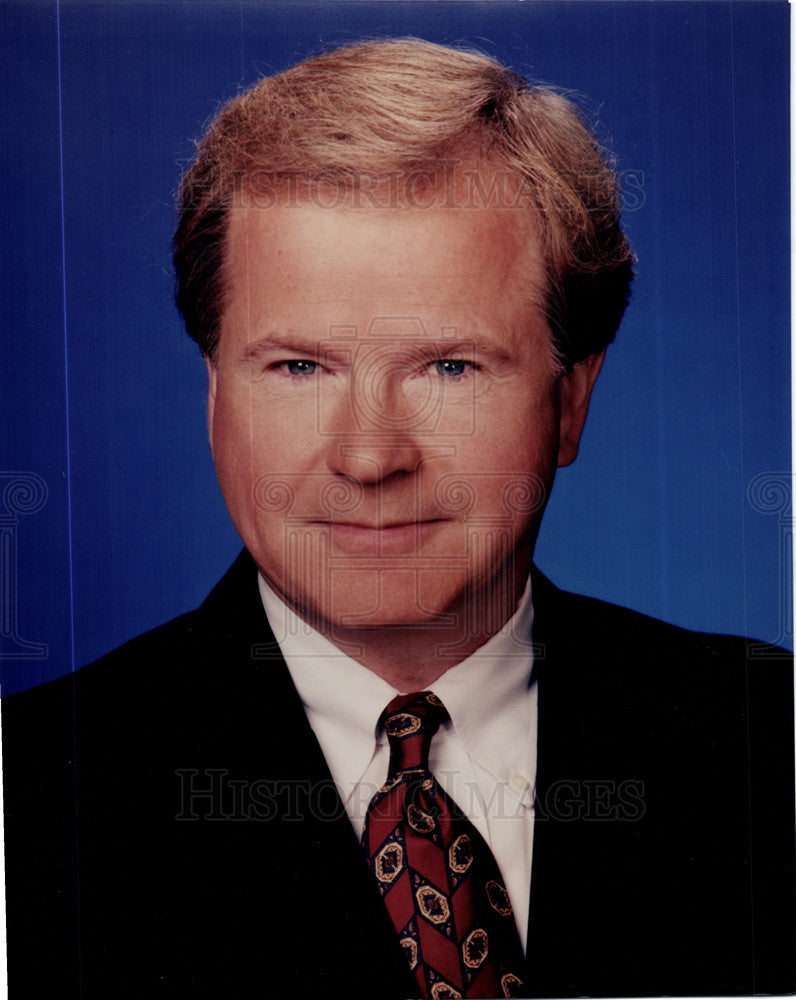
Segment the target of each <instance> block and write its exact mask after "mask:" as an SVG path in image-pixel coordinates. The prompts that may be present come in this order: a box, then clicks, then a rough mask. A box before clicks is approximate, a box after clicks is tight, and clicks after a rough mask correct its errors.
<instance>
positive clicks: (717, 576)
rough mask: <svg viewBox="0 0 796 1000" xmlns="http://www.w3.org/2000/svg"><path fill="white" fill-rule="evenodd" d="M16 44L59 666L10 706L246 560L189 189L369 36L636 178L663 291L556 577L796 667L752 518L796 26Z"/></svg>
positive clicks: (45, 605) (152, 17)
mask: <svg viewBox="0 0 796 1000" xmlns="http://www.w3.org/2000/svg"><path fill="white" fill-rule="evenodd" d="M0 30H1V31H2V52H1V54H0V73H1V74H2V92H3V94H4V95H5V110H4V112H3V118H2V145H1V147H0V148H1V150H2V152H1V153H0V155H1V156H2V159H3V162H2V185H3V186H2V191H0V213H1V216H0V220H1V224H2V245H3V262H2V295H3V298H2V354H1V355H0V387H1V389H0V391H2V412H1V413H0V418H1V419H2V423H1V424H0V462H1V463H2V464H1V465H0V471H2V472H4V473H6V472H8V471H10V470H17V471H23V472H30V473H34V474H35V475H37V476H39V477H41V479H42V480H43V481H44V483H45V485H46V489H47V497H46V503H45V504H44V506H42V507H41V509H40V510H38V511H36V512H33V513H30V514H28V515H25V514H20V515H19V517H18V519H17V520H18V523H17V524H16V525H14V526H12V528H11V531H12V532H13V533H14V536H15V538H16V544H17V548H18V562H17V565H16V567H12V572H11V573H10V575H9V577H8V579H7V580H5V581H4V582H3V583H2V586H3V587H4V588H5V590H4V592H3V594H2V600H3V601H4V602H5V604H4V607H5V608H6V613H7V614H10V613H11V612H10V611H9V609H11V610H12V611H13V608H12V605H13V603H14V602H16V605H17V608H18V612H14V615H15V621H14V622H13V623H12V627H13V629H14V630H15V632H16V634H17V635H18V636H19V637H21V638H23V639H25V640H27V641H32V642H39V643H45V644H46V645H47V654H46V655H45V656H40V657H38V658H35V657H23V658H14V657H11V656H9V655H7V654H8V653H9V652H10V651H11V645H9V643H8V642H7V641H6V640H7V636H3V637H1V638H2V639H3V641H4V643H5V645H4V646H2V647H0V666H1V667H2V685H3V691H4V693H8V692H10V691H12V690H16V689H19V688H22V687H26V686H29V685H32V684H37V683H41V682H42V681H44V680H47V679H49V678H51V677H54V676H57V675H60V674H63V673H65V672H67V671H69V670H71V669H73V668H74V667H75V666H80V665H82V664H83V663H85V662H87V661H89V660H91V659H93V658H94V657H96V656H98V655H100V654H101V653H103V652H105V651H107V650H108V649H110V648H112V647H113V646H115V645H117V644H118V643H120V642H122V641H123V640H125V639H127V638H129V637H131V636H133V635H136V634H138V633H139V632H141V631H143V630H145V629H147V628H150V627H152V626H154V625H156V624H159V623H160V622H162V621H164V620H166V619H168V618H170V617H172V616H174V615H176V614H178V613H181V612H183V611H186V610H188V609H190V608H193V607H195V606H196V605H197V604H198V603H199V602H200V601H201V600H202V599H203V597H204V596H205V595H206V593H207V592H208V590H209V589H210V587H211V586H212V584H213V583H214V582H215V581H216V580H217V578H218V577H219V576H220V575H221V574H222V573H223V571H224V570H225V569H226V567H227V565H228V564H229V562H230V561H231V560H232V559H233V557H234V556H235V554H236V553H237V551H238V549H239V545H240V543H239V541H238V538H237V535H236V533H235V531H234V528H233V527H232V525H231V523H230V521H229V518H228V516H227V514H226V510H225V508H224V504H223V501H222V499H221V496H220V493H219V491H218V488H217V485H216V482H215V476H214V472H213V467H212V462H211V458H210V454H209V449H208V446H207V440H206V426H205V373H204V366H203V364H202V362H201V359H200V356H199V353H198V351H197V349H196V348H195V346H194V345H193V344H192V343H191V342H190V341H189V340H188V338H187V337H186V335H185V334H184V332H183V331H182V328H181V325H180V320H179V317H178V315H177V313H176V310H175V308H174V306H173V301H172V293H173V278H172V274H171V265H170V238H171V232H172V228H173V221H174V214H173V202H174V191H175V188H176V185H177V183H178V179H179V176H180V172H181V169H182V168H183V167H184V166H185V164H186V163H187V162H188V160H189V159H190V157H191V153H192V143H191V140H192V139H193V138H197V137H198V136H199V135H200V133H201V131H202V127H203V124H204V123H205V122H206V121H207V120H208V118H209V117H210V116H211V115H212V114H213V112H214V111H215V110H216V109H217V107H218V105H219V102H221V101H222V100H224V99H226V98H228V97H230V96H232V95H234V94H236V93H237V92H238V90H239V89H240V88H241V87H244V86H246V85H248V84H250V83H251V82H253V81H254V80H255V79H256V78H257V77H259V76H261V75H263V74H268V73H272V72H275V71H279V70H281V69H283V68H284V67H286V66H288V65H289V64H291V63H293V62H295V61H296V60H298V59H300V58H302V57H303V56H305V55H307V54H310V53H312V52H315V51H318V50H319V49H320V48H324V47H328V46H331V45H334V44H337V43H344V42H349V41H351V40H354V39H357V38H359V37H362V36H364V35H368V36H374V35H375V36H381V35H387V36H389V35H402V34H413V35H417V36H420V37H423V38H427V39H430V40H432V41H436V42H443V43H457V42H458V43H466V44H470V45H475V46H477V47H478V48H480V49H481V50H482V51H484V52H487V53H490V54H492V55H494V56H496V57H497V58H498V59H500V60H502V61H503V62H505V63H507V64H509V65H510V66H512V68H514V69H516V70H518V71H520V72H522V73H524V74H525V75H529V76H531V77H533V78H535V79H539V80H544V81H549V82H551V83H554V84H556V85H558V86H561V87H564V88H567V89H572V90H575V91H578V92H580V93H582V94H584V95H588V98H589V103H588V107H590V108H591V109H592V110H593V111H596V113H597V117H598V119H599V125H600V128H601V130H602V134H603V135H606V136H609V137H610V139H611V141H612V144H613V146H614V148H615V149H616V151H617V154H618V157H619V167H620V170H622V171H623V173H624V176H625V182H626V198H625V204H626V211H625V224H626V229H627V232H628V235H629V237H630V239H631V242H632V244H633V247H634V249H635V252H636V254H637V256H638V259H639V265H638V279H637V281H636V286H635V292H634V299H633V303H632V305H631V307H630V309H629V311H628V314H627V317H626V319H625V321H624V323H623V325H622V328H621V330H620V335H619V338H618V340H617V342H616V344H615V345H614V346H613V347H612V348H611V349H610V351H609V356H608V361H607V363H606V366H605V368H604V370H603V374H602V375H601V378H600V381H599V383H598V386H597V389H596V393H595V397H594V401H593V406H592V412H591V415H590V418H589V423H588V424H587V428H586V434H585V439H584V442H583V446H582V449H581V455H580V457H579V459H578V461H577V462H576V463H575V465H574V466H573V467H572V468H570V469H566V470H563V471H562V473H560V475H559V479H558V481H557V484H556V488H555V490H554V492H553V499H552V501H551V504H550V507H549V509H548V512H547V514H546V517H545V522H544V525H543V527H542V533H541V537H540V541H539V546H538V550H537V557H538V562H539V564H540V566H541V568H542V569H543V570H544V571H546V572H547V573H548V574H549V575H550V576H551V577H552V578H553V579H554V580H555V581H556V582H557V583H558V584H559V585H561V586H564V587H567V588H569V589H574V590H578V591H581V592H583V593H590V594H594V595H598V596H601V597H605V598H607V599H609V600H612V601H615V602H617V603H621V604H625V605H629V606H631V607H634V608H637V609H639V610H641V611H644V612H647V613H650V614H653V615H656V616H659V617H663V618H667V619H669V620H671V621H674V622H676V623H678V624H682V625H686V626H689V627H695V628H702V629H709V630H715V631H722V632H739V633H744V634H748V635H753V636H755V637H758V638H764V639H769V640H775V641H780V642H785V643H788V642H789V641H790V638H791V635H792V627H791V624H790V620H789V617H788V613H787V612H786V611H785V610H783V608H789V602H790V589H789V586H790V582H789V564H788V563H787V562H786V561H784V560H785V559H786V553H787V549H788V546H789V544H790V543H789V540H786V538H785V534H784V527H783V522H782V517H781V512H780V513H778V512H777V510H776V509H772V510H768V511H766V510H764V509H761V506H764V505H761V504H760V503H753V502H751V501H750V499H749V496H748V491H749V489H750V486H751V485H752V484H753V481H755V479H756V477H759V476H766V475H770V476H772V477H774V478H773V479H772V482H776V483H779V484H781V485H782V486H783V488H785V487H787V488H789V477H788V470H789V468H790V444H789V433H790V424H789V415H790V401H789V386H790V373H789V295H788V270H789V231H788V194H789V178H788V124H787V111H788V9H787V6H786V4H784V3H780V2H763V3H753V2H740V3H732V4H730V3H723V2H706V3H689V2H681V3H671V4H667V3H657V2H652V3H616V4H614V3H610V2H605V3H603V2H600V3H594V4H592V3H569V2H563V3H560V2H550V3H548V2H526V3H514V2H506V3H503V2H487V3H478V2H464V3H458V2H445V3H442V2H439V3H401V2H395V3H368V2H353V3H344V2H322V0H321V2H314V3H301V2H292V3H264V2H256V3H250V2H242V3H214V2H201V0H199V2H181V3H175V2H162V0H161V2H145V3H140V2H137V3H127V2H119V0H117V2H114V3H91V2H64V3H61V4H60V6H58V5H56V4H55V3H51V2H47V0H38V2H27V3H26V2H22V3H20V2H6V3H4V5H3V22H2V28H0ZM7 478H8V477H6V479H7ZM783 495H785V494H783ZM2 513H3V511H2V509H0V515H1V514H2ZM785 513H786V516H789V513H790V511H789V509H788V511H787V512H785Z"/></svg>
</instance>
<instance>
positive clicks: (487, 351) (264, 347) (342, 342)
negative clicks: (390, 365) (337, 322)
mask: <svg viewBox="0 0 796 1000" xmlns="http://www.w3.org/2000/svg"><path fill="white" fill-rule="evenodd" d="M382 339H384V342H385V344H387V345H394V343H395V342H394V341H393V340H391V339H390V338H387V337H385V338H381V337H373V338H372V339H371V338H366V339H365V341H364V343H367V344H370V343H377V342H379V341H381V340H382ZM362 343H363V341H362V340H360V339H359V338H358V337H351V338H350V347H349V346H348V343H347V342H346V338H342V337H341V338H339V339H338V340H332V339H331V338H328V339H327V338H324V339H322V340H312V339H310V338H308V337H304V336H301V335H296V336H293V335H287V334H282V333H273V334H267V335H266V336H264V337H261V338H259V339H258V340H256V341H253V342H252V343H250V344H248V345H247V347H246V348H245V349H244V350H243V351H242V352H241V356H240V358H241V361H242V362H243V363H244V364H250V363H253V362H256V361H259V360H261V359H262V358H263V356H264V355H268V354H273V353H276V352H279V351H285V352H287V353H289V354H295V355H300V356H302V357H306V358H307V359H312V358H328V359H330V360H340V361H343V362H344V361H346V360H349V359H350V351H351V350H352V349H356V347H357V346H358V345H360V344H362ZM404 343H405V344H406V346H407V347H410V348H411V349H413V350H419V349H424V350H426V351H427V352H428V354H429V357H433V358H437V359H445V358H449V357H455V356H456V355H457V354H458V353H460V352H461V351H463V350H467V351H472V352H473V353H474V355H475V356H476V358H478V357H484V358H491V359H493V360H494V361H496V362H498V363H504V364H505V363H506V362H508V361H511V359H512V356H513V353H512V351H511V350H507V349H506V348H504V347H500V346H498V345H497V344H495V343H492V342H490V341H488V340H487V341H485V340H483V339H481V338H480V337H479V336H476V335H474V336H471V337H457V338H456V339H450V340H448V339H445V340H432V339H430V338H429V339H428V340H422V339H417V340H407V341H404Z"/></svg>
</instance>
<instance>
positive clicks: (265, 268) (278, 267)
mask: <svg viewBox="0 0 796 1000" xmlns="http://www.w3.org/2000/svg"><path fill="white" fill-rule="evenodd" d="M479 190H481V191H483V190H484V188H483V185H482V186H481V187H480V188H479ZM225 266H226V274H225V286H226V305H225V310H224V323H223V324H222V325H223V326H228V325H230V323H229V321H230V320H232V321H233V323H234V325H235V326H236V327H238V328H239V327H240V323H241V320H242V319H243V317H242V311H243V310H244V309H245V312H246V321H247V323H248V324H249V326H250V327H254V328H258V329H259V328H261V327H263V326H264V325H268V326H271V327H274V326H275V327H278V328H285V327H286V326H292V325H293V324H299V325H301V326H310V327H313V328H314V329H313V332H317V333H320V334H322V333H324V332H325V329H326V328H328V326H331V325H335V324H341V325H346V324H355V325H357V326H361V325H362V324H365V323H369V322H370V321H371V320H372V319H373V318H374V317H381V318H389V317H396V318H405V317H407V316H416V317H419V318H420V319H421V320H422V321H423V323H424V324H425V325H426V327H427V328H428V333H429V335H431V336H435V335H437V334H438V332H439V327H455V328H457V329H462V330H464V329H469V330H480V329H484V328H489V329H493V330H494V329H499V330H507V331H511V332H512V333H519V332H521V330H522V328H523V327H525V326H526V325H527V323H528V321H529V319H530V318H532V317H535V319H536V320H537V321H538V319H539V317H540V316H541V315H542V314H543V312H544V301H545V289H546V269H545V266H544V260H543V258H542V254H541V251H540V241H539V239H538V236H537V234H536V231H535V227H534V219H533V216H532V215H531V214H530V213H529V212H528V211H527V209H526V208H524V207H517V206H516V205H492V204H484V203H483V201H479V199H478V198H474V197H472V196H468V195H467V192H464V194H462V192H461V191H459V192H458V194H457V196H456V197H452V196H451V192H450V191H448V192H446V193H445V194H444V197H439V198H437V199H436V200H435V199H434V197H432V196H430V195H429V194H428V192H427V193H426V196H425V197H424V200H423V202H422V204H419V203H417V201H416V202H415V203H413V204H408V203H407V202H406V201H398V202H397V204H394V205H390V204H388V205H383V204H374V203H372V202H370V203H363V202H362V201H360V202H359V203H357V202H354V201H353V200H352V199H351V198H345V199H338V201H334V200H332V199H330V197H329V193H328V192H325V193H324V194H323V195H322V196H321V197H318V198H313V197H311V196H310V194H309V193H308V192H307V191H304V192H302V193H301V195H300V196H299V195H297V194H296V192H295V191H294V192H292V193H291V192H290V191H287V192H282V196H281V197H280V198H279V199H276V200H274V201H273V202H271V203H269V204H267V205H263V204H261V203H258V201H257V199H256V198H250V199H248V200H247V201H246V202H245V203H244V204H241V205H240V206H238V207H236V208H235V209H233V210H232V212H231V214H230V222H229V229H228V234H227V253H226V260H225ZM399 325H400V324H399ZM252 332H253V333H254V332H256V330H252ZM306 332H309V331H306Z"/></svg>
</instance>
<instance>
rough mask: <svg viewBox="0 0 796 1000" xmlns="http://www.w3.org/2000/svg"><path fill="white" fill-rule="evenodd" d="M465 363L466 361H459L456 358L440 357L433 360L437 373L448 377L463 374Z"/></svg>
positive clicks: (465, 367) (466, 363) (465, 368)
mask: <svg viewBox="0 0 796 1000" xmlns="http://www.w3.org/2000/svg"><path fill="white" fill-rule="evenodd" d="M467 365H468V362H467V361H460V360H459V359H458V358H442V359H441V360H440V361H435V362H434V366H435V368H436V369H437V374H438V375H446V376H449V377H455V376H457V375H464V373H465V371H466V370H467Z"/></svg>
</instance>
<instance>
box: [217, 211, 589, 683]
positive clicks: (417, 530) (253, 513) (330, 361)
mask: <svg viewBox="0 0 796 1000" xmlns="http://www.w3.org/2000/svg"><path fill="white" fill-rule="evenodd" d="M542 263H543V262H542V258H541V254H540V251H539V244H538V241H537V239H536V238H535V236H534V233H533V232H531V231H530V230H529V222H528V216H527V215H525V214H522V213H521V212H520V211H519V210H513V209H512V210H495V209H489V208H473V207H470V206H465V205H460V206H458V207H455V208H450V207H445V208H437V209H429V210H423V209H418V208H405V207H404V208H398V209H396V208H381V207H373V206H368V207H365V208H363V207H359V208H345V207H341V208H337V209H329V208H324V207H320V206H318V205H317V204H312V203H311V202H310V201H305V202H299V203H296V202H295V201H294V202H293V203H291V204H277V205H272V206H270V207H267V208H261V207H253V206H248V207H244V208H240V209H237V210H236V211H235V212H234V213H233V215H232V218H231V222H230V230H229V241H228V257H227V262H226V264H227V272H226V273H227V279H228V287H227V292H228V294H227V298H226V307H225V311H224V315H223V320H222V330H221V340H220V346H219V350H218V353H217V355H216V357H215V359H214V360H213V361H212V362H210V361H208V373H209V378H210V388H209V401H208V414H209V426H210V441H211V446H212V450H213V457H214V460H215V463H216V469H217V473H218V478H219V483H220V485H221V489H222V492H223V494H224V497H225V500H226V503H227V506H228V508H229V511H230V514H231V516H232V519H233V521H234V523H235V525H236V527H237V528H238V531H239V532H240V535H241V537H242V539H243V542H244V544H245V545H246V547H247V548H248V549H249V551H250V552H251V553H252V555H253V557H254V559H255V561H256V563H257V565H258V567H259V569H260V572H261V573H262V574H263V575H264V576H265V578H266V579H267V580H268V582H269V584H270V585H271V587H272V588H273V589H274V590H275V591H276V592H277V593H278V594H279V595H280V596H281V598H282V599H283V600H284V601H285V602H286V603H287V604H288V605H290V606H291V607H292V608H293V609H294V610H295V611H297V612H298V614H299V615H300V616H301V617H303V618H304V619H305V620H306V621H308V622H309V623H310V624H311V625H312V626H313V627H315V628H316V629H318V630H319V631H321V632H322V633H323V634H324V635H326V636H327V637H328V638H329V639H330V640H331V641H332V642H334V643H335V644H336V645H337V646H338V647H340V648H341V649H343V650H344V651H345V652H346V653H348V654H349V655H351V656H353V657H354V658H355V659H356V660H358V661H359V662H360V663H362V664H364V665H365V666H366V667H368V668H369V669H371V670H373V671H374V672H375V673H377V674H378V675H379V676H381V677H383V678H384V679H385V680H387V681H388V682H389V683H391V684H392V685H393V686H394V687H396V688H398V689H399V690H404V691H406V690H416V689H421V688H423V687H426V686H428V685H429V684H431V683H432V682H433V681H434V680H435V679H436V678H437V677H439V676H440V674H442V673H443V672H444V671H445V670H447V669H448V668H449V667H451V666H452V665H454V664H455V663H457V662H460V661H461V660H462V659H464V658H465V657H466V656H468V655H470V653H472V652H473V651H474V650H475V649H477V648H478V647H479V646H480V645H482V644H483V643H484V642H485V641H486V639H487V638H488V637H489V636H490V635H492V634H494V632H496V631H497V630H498V629H499V628H500V627H501V626H502V625H503V624H504V623H505V621H506V620H507V619H508V618H509V617H510V616H511V614H512V613H513V612H514V610H515V608H516V605H517V601H518V600H519V597H520V596H521V594H522V590H523V588H524V586H525V581H526V579H527V575H528V571H529V566H530V561H531V556H532V552H533V545H534V542H535V539H536V534H537V531H538V527H539V521H540V519H541V516H542V511H543V508H544V503H545V502H546V499H547V496H548V495H549V491H550V488H551V486H552V483H553V478H554V475H555V470H556V467H557V466H562V465H567V464H569V463H570V462H571V461H573V459H574V458H575V456H576V454H577V450H578V443H579V440H580V435H581V431H582V429H583V424H584V421H585V418H586V412H587V409H588V402H589V396H590V393H591V389H592V386H593V384H594V381H595V379H596V377H597V374H598V372H599V369H600V364H601V361H602V356H601V355H595V356H593V357H591V358H588V359H587V360H586V361H584V362H582V363H581V364H579V365H576V366H575V368H574V369H573V371H572V372H570V373H568V374H565V375H563V376H562V375H561V374H560V373H559V372H558V370H557V367H556V364H555V361H554V359H553V356H552V351H551V337H550V331H549V329H548V327H547V324H546V322H545V319H544V314H543V310H542V308H541V294H540V290H541V289H543V287H544V285H543V282H544V274H543V267H542Z"/></svg>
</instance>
